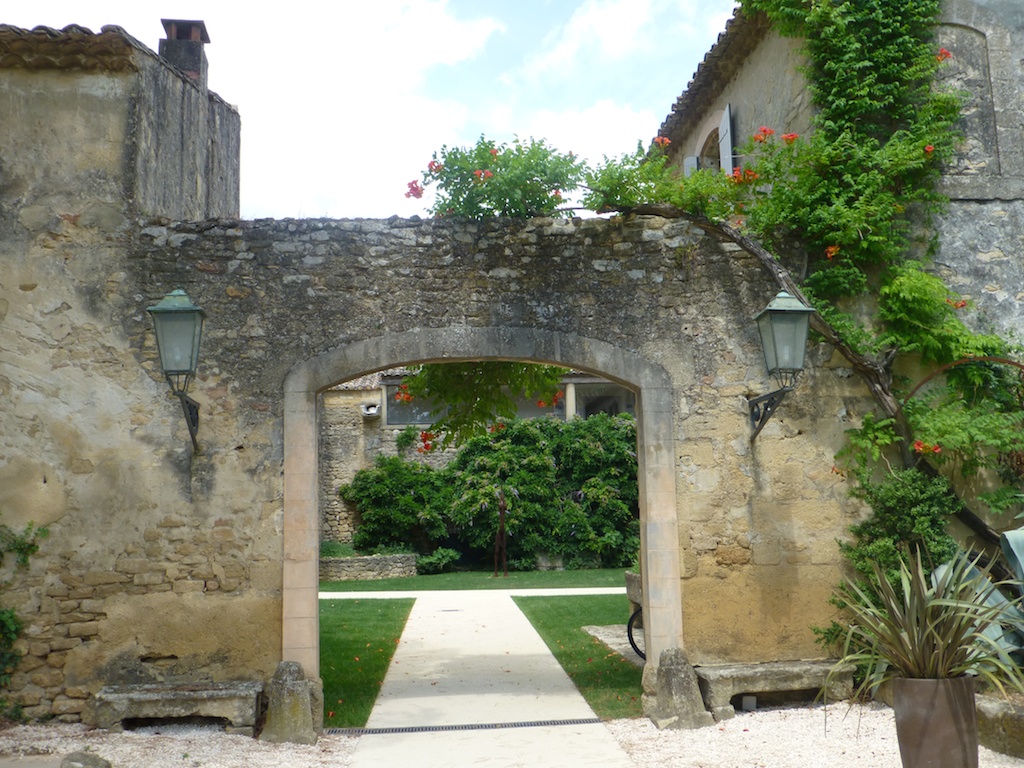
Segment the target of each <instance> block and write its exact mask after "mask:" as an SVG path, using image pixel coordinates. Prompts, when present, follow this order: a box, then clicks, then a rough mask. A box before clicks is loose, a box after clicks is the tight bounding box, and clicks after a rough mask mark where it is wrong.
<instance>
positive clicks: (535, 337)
mask: <svg viewBox="0 0 1024 768" xmlns="http://www.w3.org/2000/svg"><path fill="white" fill-rule="evenodd" d="M465 360H519V361H524V362H531V363H552V364H557V365H563V366H568V367H573V368H576V369H578V370H583V371H588V372H593V373H599V374H601V375H602V376H604V377H605V378H608V379H610V380H612V381H616V382H618V383H620V384H622V385H624V386H627V387H630V388H631V389H633V390H634V391H635V392H636V394H637V404H636V414H637V460H638V479H639V496H640V498H639V504H640V550H641V566H640V567H641V574H642V577H643V580H644V615H645V627H644V632H645V634H646V641H647V648H648V658H649V659H651V660H652V661H653V662H654V663H655V664H656V663H657V659H658V658H659V656H660V654H661V651H663V650H665V649H668V648H674V647H682V599H681V589H680V582H679V536H678V524H677V519H676V488H675V474H674V448H673V439H672V435H673V428H672V423H673V418H672V413H673V395H672V384H671V381H670V378H669V375H668V373H667V372H666V371H665V370H664V369H663V368H661V367H660V366H658V365H656V364H655V363H652V362H651V361H649V360H646V359H644V358H643V357H641V356H640V355H638V354H637V353H636V352H633V351H631V350H627V349H623V348H621V347H616V346H614V345H612V344H609V343H607V342H603V341H598V340H595V339H591V338H586V337H583V336H578V335H575V334H566V333H553V332H550V331H541V330H535V329H530V328H506V327H482V328H474V327H467V326H454V327H448V328H440V329H437V328H434V329H417V330H411V331H405V332H401V333H386V334H384V335H382V336H379V337H374V338H367V339H364V340H362V341H357V342H353V343H350V344H346V345H344V346H341V347H337V348H336V349H333V350H330V351H328V352H325V353H323V354H321V355H318V356H316V357H314V358H311V359H309V360H306V361H304V362H302V363H299V364H298V365H296V366H294V367H293V368H292V369H291V370H290V372H289V373H288V375H287V377H286V378H285V382H284V573H283V594H282V601H283V615H282V619H283V622H282V623H283V631H282V651H281V655H282V659H284V660H285V661H297V662H299V663H301V664H302V666H303V668H304V669H305V670H306V674H307V675H308V676H309V677H311V678H314V679H315V678H318V677H319V676H320V635H319V611H318V604H317V587H318V557H319V530H320V526H319V519H318V514H319V511H318V510H319V507H318V485H317V455H318V453H317V436H318V430H317V413H316V403H317V395H318V394H319V393H320V392H322V391H323V390H324V389H326V388H328V387H330V386H332V385H333V384H336V383H337V382H340V381H346V380H348V379H351V378H355V377H357V376H361V375H364V374H366V373H371V372H373V371H377V370H381V369H383V368H388V367H393V366H395V365H405V364H416V363H424V362H459V361H465Z"/></svg>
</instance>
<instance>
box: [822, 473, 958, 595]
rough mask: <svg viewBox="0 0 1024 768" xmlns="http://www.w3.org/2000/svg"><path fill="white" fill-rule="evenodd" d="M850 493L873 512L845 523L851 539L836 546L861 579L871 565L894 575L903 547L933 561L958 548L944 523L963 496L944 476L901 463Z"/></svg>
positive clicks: (869, 574)
mask: <svg viewBox="0 0 1024 768" xmlns="http://www.w3.org/2000/svg"><path fill="white" fill-rule="evenodd" d="M854 493H855V495H857V496H859V497H861V498H863V499H864V500H865V501H867V503H868V504H869V505H870V506H871V509H872V511H873V512H874V514H873V515H872V516H871V517H870V518H869V519H867V520H865V521H864V522H862V523H858V524H857V525H854V526H851V528H850V532H851V533H852V534H853V535H854V536H855V537H856V540H855V541H854V542H853V543H843V544H840V550H841V551H842V553H843V554H844V555H846V557H847V559H848V560H849V561H850V563H851V564H852V565H853V567H854V568H855V569H856V570H857V572H858V574H860V577H861V578H862V579H869V578H871V577H872V575H873V574H874V570H875V568H876V567H877V568H879V569H880V570H881V572H882V573H884V574H886V575H887V576H888V577H889V579H890V581H893V580H896V579H897V578H898V575H899V571H900V564H901V563H902V562H903V559H904V556H905V553H907V552H908V551H911V550H915V549H917V550H920V551H921V552H922V553H923V554H925V555H926V556H927V557H930V558H931V560H932V562H934V563H944V562H946V561H947V560H949V559H950V558H951V557H953V555H954V554H955V553H956V551H957V550H958V547H957V544H956V542H955V541H954V540H953V537H952V536H950V535H949V534H948V533H947V532H946V527H947V526H948V524H949V521H950V518H952V517H953V516H955V515H956V513H957V511H958V510H959V509H960V508H961V507H962V506H963V502H961V501H960V500H959V499H958V498H957V497H956V496H955V495H953V493H952V491H951V489H950V487H949V482H948V481H947V480H946V479H945V478H943V477H928V476H927V475H925V474H924V473H923V472H921V471H920V470H918V469H904V470H899V471H897V472H893V473H892V474H890V475H889V476H888V477H886V478H885V479H884V480H882V481H881V482H878V483H868V484H864V485H861V486H860V487H859V488H858V489H856V490H855V492H854Z"/></svg>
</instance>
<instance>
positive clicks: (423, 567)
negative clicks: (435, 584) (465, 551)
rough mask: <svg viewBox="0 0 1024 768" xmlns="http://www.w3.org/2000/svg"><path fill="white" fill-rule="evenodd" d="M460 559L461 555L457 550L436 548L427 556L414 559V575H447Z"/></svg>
mask: <svg viewBox="0 0 1024 768" xmlns="http://www.w3.org/2000/svg"><path fill="white" fill-rule="evenodd" d="M460 557H461V555H460V554H459V552H458V551H457V550H454V549H450V548H449V547H438V548H437V549H435V550H434V551H433V552H431V553H430V554H429V555H420V556H419V557H418V558H416V573H418V574H420V575H421V576H428V575H433V574H435V573H447V572H448V571H450V570H451V569H452V566H453V565H455V563H457V562H458V561H459V558H460Z"/></svg>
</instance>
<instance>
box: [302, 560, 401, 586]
mask: <svg viewBox="0 0 1024 768" xmlns="http://www.w3.org/2000/svg"><path fill="white" fill-rule="evenodd" d="M415 575H416V555H371V556H369V557H322V558H320V581H376V580H377V579H393V578H401V577H403V576H415Z"/></svg>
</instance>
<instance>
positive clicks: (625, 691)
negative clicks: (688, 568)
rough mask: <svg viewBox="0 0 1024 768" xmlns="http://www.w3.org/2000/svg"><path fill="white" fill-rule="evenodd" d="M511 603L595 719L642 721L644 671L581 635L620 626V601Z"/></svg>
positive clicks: (623, 603) (625, 606) (624, 609)
mask: <svg viewBox="0 0 1024 768" xmlns="http://www.w3.org/2000/svg"><path fill="white" fill-rule="evenodd" d="M513 599H514V600H515V601H516V605H518V606H519V609H520V610H521V611H522V612H523V613H524V614H526V618H528V619H529V620H530V623H531V624H533V627H534V629H536V630H537V632H538V633H539V634H540V636H541V637H542V638H543V639H544V642H545V643H547V645H548V648H550V649H551V652H552V653H553V654H554V655H555V658H556V659H558V663H559V664H561V665H562V669H564V670H565V672H566V674H567V675H569V677H570V678H571V679H572V681H573V683H575V684H576V687H577V688H578V689H579V691H580V693H581V694H583V698H585V699H586V700H587V703H588V704H589V705H590V708H591V709H593V710H594V712H595V713H596V714H597V716H598V717H600V718H601V719H602V720H613V719H616V718H623V717H641V716H642V715H643V710H642V705H641V701H640V694H641V693H642V692H643V685H642V683H641V677H642V675H643V670H642V669H641V668H640V667H637V666H636V665H634V664H630V663H629V662H628V661H626V660H625V659H624V658H623V657H622V656H620V655H619V654H618V653H615V652H614V651H612V650H610V649H609V648H608V646H606V645H605V644H604V643H602V642H600V641H599V640H596V639H595V638H593V637H592V636H590V635H589V634H587V633H586V632H584V631H583V629H582V627H585V626H588V625H592V624H593V625H597V626H608V625H611V624H625V621H626V616H627V614H628V612H629V602H628V600H627V599H626V596H625V595H579V596H571V597H570V596H565V597H561V596H560V597H515V598H513Z"/></svg>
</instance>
